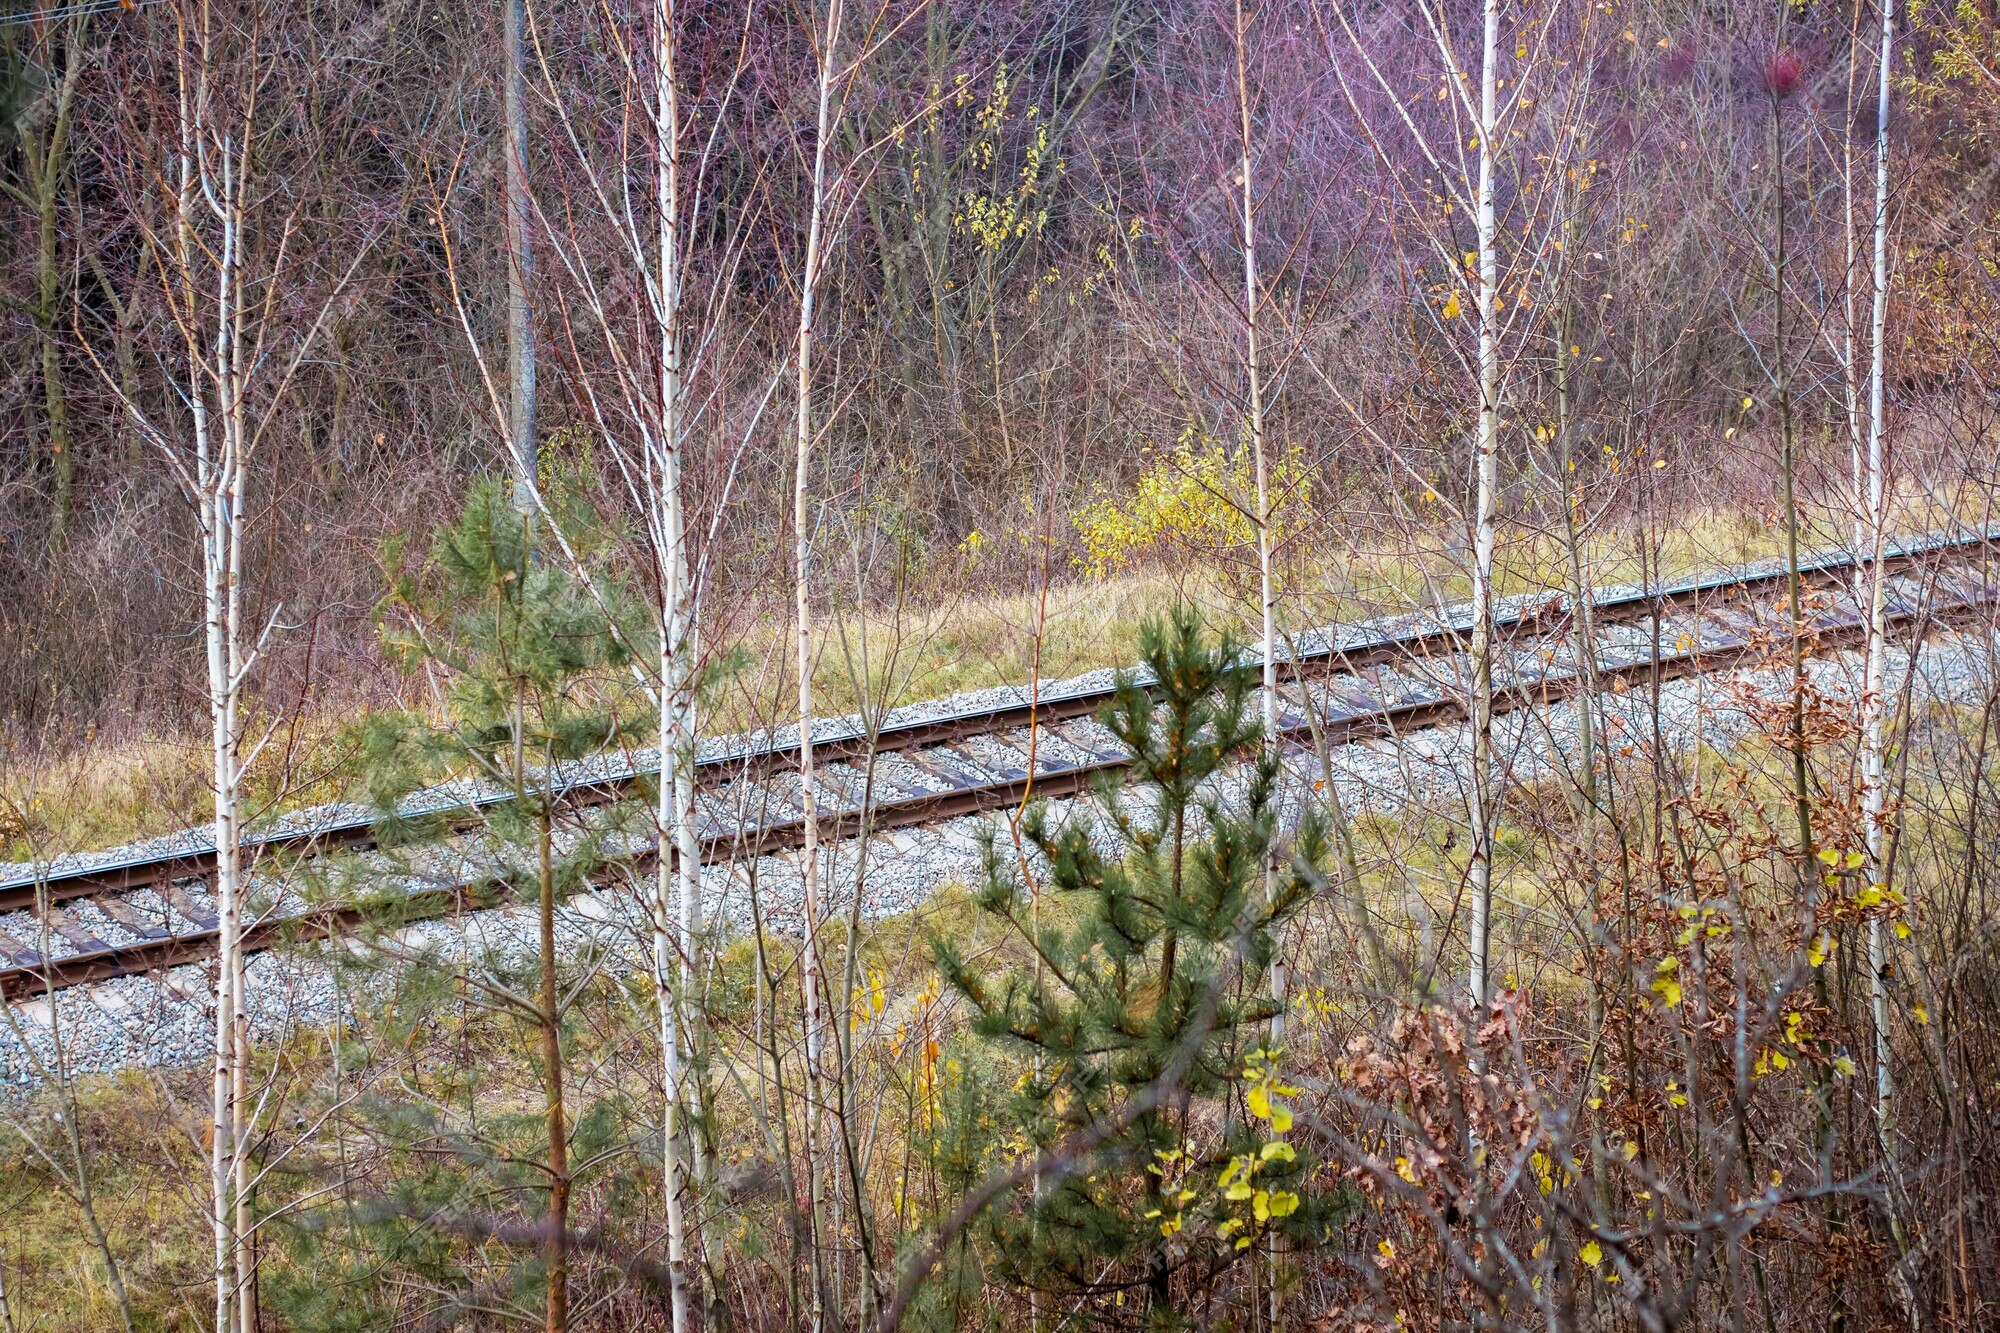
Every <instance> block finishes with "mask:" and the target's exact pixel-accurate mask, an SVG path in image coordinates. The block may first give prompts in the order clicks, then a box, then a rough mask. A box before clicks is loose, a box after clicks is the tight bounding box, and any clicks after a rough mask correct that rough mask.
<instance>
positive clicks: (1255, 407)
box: [1232, 0, 1285, 1310]
mask: <svg viewBox="0 0 2000 1333" xmlns="http://www.w3.org/2000/svg"><path fill="white" fill-rule="evenodd" d="M1235 4H1236V7H1235V15H1234V17H1235V24H1234V27H1235V38H1236V40H1235V49H1234V51H1233V52H1232V54H1233V55H1234V56H1235V63H1236V111H1237V127H1238V134H1239V137H1238V147H1239V148H1240V149H1241V155H1242V157H1241V163H1240V165H1239V167H1238V179H1239V182H1240V184H1241V186H1242V223H1243V377H1244V382H1245V388H1244V418H1245V424H1246V425H1247V426H1248V428H1249V434H1250V461H1251V467H1252V468H1253V469H1254V471H1255V474H1256V484H1257V513H1256V516H1255V527H1256V531H1257V606H1258V614H1259V624H1258V630H1259V633H1258V639H1257V644H1258V651H1259V652H1260V653H1261V654H1262V657H1263V663H1264V666H1263V686H1264V695H1263V723H1264V733H1263V739H1264V754H1265V758H1266V759H1270V760H1274V759H1275V757H1276V755H1277V752H1278V590H1277V584H1276V582H1275V581H1274V580H1273V578H1272V574H1271V467H1270V460H1269V459H1268V458H1267V457H1266V456H1265V448H1264V378H1263V372H1264V366H1263V361H1262V359H1261V358H1260V357H1259V356H1258V343H1257V320H1258V315H1259V313H1260V310H1261V307H1262V305H1263V295H1264V293H1263V289H1262V287H1261V286H1259V284H1258V281H1257V189H1256V179H1257V178H1256V169H1255V165H1254V163H1253V161H1252V152H1253V150H1254V147H1255V142H1256V141H1255V138H1254V137H1253V135H1252V132H1251V112H1252V98H1251V95H1250V64H1249V51H1248V43H1249V40H1250V23H1251V15H1250V13H1249V12H1248V11H1247V10H1245V9H1244V7H1243V0H1235ZM1276 882H1277V881H1276V867H1275V866H1274V865H1267V866H1265V868H1264V890H1265V895H1266V896H1267V897H1268V896H1269V895H1270V894H1271V893H1272V892H1273V891H1274V890H1275V887H1276ZM1271 1001H1272V1003H1273V1005H1275V1006H1276V1009H1277V1012H1276V1013H1274V1014H1273V1015H1272V1016H1271V1045H1272V1047H1273V1048H1276V1047H1278V1046H1282V1045H1283V1044H1284V1040H1285V956H1284V951H1283V950H1282V949H1279V950H1278V951H1277V952H1275V953H1274V954H1273V955H1272V958H1271ZM1272 1300H1273V1301H1274V1302H1275V1301H1276V1300H1277V1296H1276V1294H1275V1292H1274V1293H1273V1296H1272ZM1273 1309H1274V1310H1275V1309H1276V1306H1275V1305H1274V1306H1273Z"/></svg>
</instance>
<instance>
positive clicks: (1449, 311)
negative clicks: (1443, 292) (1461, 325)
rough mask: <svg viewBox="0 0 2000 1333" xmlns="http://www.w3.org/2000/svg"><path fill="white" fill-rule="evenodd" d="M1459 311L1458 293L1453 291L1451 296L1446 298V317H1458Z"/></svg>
mask: <svg viewBox="0 0 2000 1333" xmlns="http://www.w3.org/2000/svg"><path fill="white" fill-rule="evenodd" d="M1458 311H1459V306H1458V293H1457V292H1453V293H1452V294H1451V295H1450V296H1447V297H1445V298H1444V317H1445V318H1446V319H1457V318H1458Z"/></svg>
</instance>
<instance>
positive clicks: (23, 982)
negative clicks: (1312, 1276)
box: [0, 571, 2000, 999]
mask: <svg viewBox="0 0 2000 1333" xmlns="http://www.w3.org/2000/svg"><path fill="white" fill-rule="evenodd" d="M1777 577H1778V578H1781V579H1782V578H1784V577H1787V576H1786V575H1785V574H1784V573H1783V572H1782V571H1781V572H1780V574H1779V575H1778V576H1777ZM1769 582H1770V579H1769V578H1767V577H1765V576H1759V577H1758V578H1757V579H1756V580H1755V581H1754V582H1753V581H1750V580H1738V581H1737V582H1736V583H1735V584H1726V583H1722V584H1718V583H1713V582H1710V583H1704V584H1702V585H1700V586H1699V587H1697V586H1696V585H1692V584H1691V585H1689V586H1688V588H1687V589H1686V591H1685V595H1686V596H1690V597H1691V596H1696V595H1698V594H1699V593H1700V592H1712V591H1716V590H1718V589H1720V588H1725V587H1728V588H1741V587H1748V586H1767V585H1768V583H1769ZM1996 591H2000V590H1996V589H1994V588H1992V587H1982V588H1981V589H1979V590H1978V591H1977V592H1974V593H1970V594H1967V595H1962V596H1958V597H1954V598H1951V599H1948V600H1946V601H1942V602H1937V601H1926V602H1924V603H1921V604H1907V603H1894V604H1891V605H1890V606H1889V607H1888V608H1887V609H1886V611H1885V616H1884V623H1885V628H1888V629H1898V630H1899V629H1905V628H1911V627H1915V628H1918V629H1921V630H1923V631H1924V632H1929V630H1930V629H1933V628H1937V627H1943V626H1945V625H1949V624H1952V623H1956V622H1959V621H1963V620H1965V619H1967V618H1968V617H1971V616H1972V615H1974V614H1975V613H1979V612H1985V611H1990V609H1991V608H1992V606H1993V604H1994V602H1995V600H1996ZM1674 595H1676V596H1681V595H1683V594H1681V593H1676V594H1674ZM1790 630H1791V627H1790V625H1789V623H1788V622H1786V623H1781V624H1776V625H1765V624H1758V625H1756V626H1755V627H1753V628H1752V629H1751V630H1750V631H1748V632H1745V633H1741V634H1731V635H1727V636H1715V637H1709V636H1707V635H1704V636H1703V637H1702V638H1701V640H1700V641H1699V642H1696V643H1694V644H1692V645H1691V646H1690V647H1687V648H1676V649H1675V650H1674V651H1672V652H1667V653H1662V654H1660V655H1658V656H1657V657H1656V656H1654V655H1653V654H1651V653H1647V654H1645V655H1643V656H1635V657H1632V658H1629V659H1627V660H1623V661H1615V662H1610V663H1605V662H1603V661H1602V660H1601V659H1600V660H1599V661H1598V663H1597V664H1596V666H1595V678H1596V680H1597V681H1598V682H1599V683H1600V688H1602V687H1604V686H1609V685H1611V684H1612V683H1614V682H1617V681H1621V680H1622V681H1627V682H1637V681H1643V680H1646V679H1648V678H1650V677H1653V676H1655V675H1656V674H1657V676H1658V678H1660V679H1662V680H1665V679H1677V678H1684V677H1688V676H1694V675H1704V674H1713V673H1715V672H1719V671H1727V670H1730V669H1733V668H1737V667H1741V666H1744V665H1746V664H1749V663H1753V662H1755V661H1757V660H1759V659H1760V658H1766V659H1768V657H1769V654H1770V653H1771V652H1772V650H1773V648H1774V647H1775V646H1776V645H1777V644H1778V643H1779V642H1780V641H1781V640H1782V639H1783V638H1787V637H1789V635H1790ZM1805 631H1806V633H1807V635H1808V636H1809V638H1810V648H1811V651H1812V652H1813V653H1814V654H1815V655H1818V654H1824V653H1826V652H1827V651H1829V650H1834V649H1839V648H1843V647H1847V646H1851V645H1852V644H1854V643H1857V642H1860V641H1862V640H1863V638H1864V637H1865V635H1866V632H1867V626H1866V622H1865V620H1864V619H1863V618H1862V617H1860V616H1859V615H1858V614H1856V615H1851V616H1840V615H1820V616H1817V617H1815V618H1814V619H1813V620H1812V621H1811V622H1810V623H1809V624H1807V625H1806V626H1805ZM1587 680H1588V676H1587V675H1586V673H1583V672H1580V671H1560V672H1541V673H1536V674H1534V675H1532V676H1527V677H1522V678H1517V679H1515V680H1512V681H1509V682H1508V683H1506V684H1505V685H1503V686H1500V687H1498V688H1497V689H1496V694H1495V699H1494V711H1495V712H1496V713H1504V712H1509V711H1512V710H1515V709H1518V708H1524V707H1535V706H1546V705H1548V704H1551V703H1555V702H1559V701H1561V700H1563V699H1566V698H1569V697H1571V696H1573V695H1575V694H1577V693H1580V692H1581V691H1582V690H1583V689H1584V688H1585V687H1586V684H1587ZM1092 697H1095V698H1098V701H1099V702H1101V701H1102V699H1101V694H1100V692H1092ZM1466 716H1467V704H1466V700H1465V699H1464V697H1463V696H1462V694H1455V693H1449V692H1447V693H1439V694H1429V695H1417V696H1410V697H1405V698H1403V699H1400V700H1398V701H1397V702H1395V703H1393V704H1374V703H1370V702H1366V701H1360V700H1348V701H1345V703H1344V705H1342V706H1336V707H1332V708H1324V709H1322V710H1321V711H1320V715H1319V716H1318V717H1317V718H1307V717H1302V716H1300V715H1297V714H1289V715H1287V716H1286V717H1285V719H1284V720H1283V721H1282V722H1281V725H1280V727H1279V736H1280V739H1281V740H1282V741H1283V742H1285V743H1286V744H1288V745H1291V746H1295V747H1296V746H1300V745H1302V744H1303V743H1304V742H1308V741H1310V740H1312V739H1313V737H1314V736H1315V734H1321V735H1323V736H1324V737H1325V739H1326V741H1327V742H1328V743H1329V744H1332V745H1347V744H1352V743H1355V742H1357V741H1361V740H1366V739H1371V738H1377V737H1382V736H1394V735H1401V734H1405V733H1410V732H1417V731H1422V730H1425V729H1429V728H1435V727H1438V726H1441V725H1444V724H1446V723H1449V722H1456V721H1462V720H1463V719H1464V718H1465V717H1466ZM1048 722H1049V718H1048V717H1047V715H1046V714H1043V715H1042V716H1040V717H1039V718H1037V719H1036V724H1038V725H1045V724H1047V723H1048ZM1026 725H1029V724H1028V722H1027V721H1025V720H1023V721H1022V722H1020V723H1018V724H1017V725H1016V727H1014V728H1012V729H1019V728H1020V727H1024V726H1026ZM1008 729H1010V728H1007V727H1001V728H994V730H1002V731H1004V730H1008ZM955 738H956V737H950V736H945V737H940V738H939V739H942V740H947V741H948V740H950V739H955ZM1066 739H1067V740H1068V743H1069V744H1071V745H1072V746H1075V745H1076V742H1075V740H1074V739H1073V738H1066ZM1128 764H1129V760H1128V759H1127V758H1126V757H1125V756H1122V755H1112V754H1104V753H1096V754H1094V755H1093V757H1092V758H1091V759H1089V760H1087V761H1085V762H1082V763H1074V764H1070V763H1055V764H1050V765H1048V766H1047V767H1040V766H1038V767H1037V769H1036V770H1035V771H1034V772H1032V773H1029V772H1026V771H1023V770H1019V769H1013V770H1009V771H1006V772H1004V773H1003V774H1002V775H1001V776H1000V777H999V778H997V779H996V780H993V781H989V782H968V783H966V784H965V785H963V786H961V787H958V788H956V789H954V790H950V791H944V792H929V793H924V794H921V795H917V796H911V797H904V798H898V799H890V800H883V801H878V802H875V803H872V804H869V805H866V806H859V807H856V806H850V807H846V808H843V809H840V810H835V811H831V812H829V813H827V814H825V815H822V816H820V817H819V819H818V824H819V832H820V836H821V837H822V838H825V839H834V838H842V837H851V836H854V835H856V834H859V833H861V832H863V831H864V830H865V831H866V832H869V833H876V832H881V831H886V830H889V829H895V828H906V827H911V826H916V825H924V824H932V823H938V822H941V821H943V820H947V819H952V818H956V817H959V816H962V815H968V814H976V813H981V812H986V811H992V810H998V809H1006V808H1009V807H1012V806H1015V805H1017V804H1019V803H1020V802H1021V801H1023V800H1024V799H1027V798H1028V797H1030V796H1031V795H1032V796H1038V797H1049V798H1057V799H1060V798H1062V797H1066V796H1075V795H1078V794H1080V793H1081V792H1083V791H1085V790H1087V789H1089V788H1090V787H1091V786H1092V785H1093V784H1095V783H1097V782H1100V781H1109V780H1113V779H1115V778H1116V777H1117V775H1118V774H1120V773H1121V772H1122V771H1123V770H1124V769H1125V768H1126V767H1127V765H1128ZM804 840H805V821H804V820H803V819H799V818H792V819H782V820H777V821H774V822H772V823H768V824H761V825H754V826H750V827H747V828H738V829H731V830H726V831H720V832H711V833H708V834H705V835H704V836H703V837H702V838H701V839H700V840H699V843H698V845H699V847H700V857H701V860H702V862H703V863H704V864H714V863H718V862H723V861H727V860H729V859H732V858H735V857H740V856H745V855H748V856H763V855H769V854H771V853H774V852H780V851H785V850H788V849H791V848H795V847H798V846H800V845H801V844H802V843H803V842H804ZM657 856H658V849H657V847H656V846H654V847H648V848H646V849H644V850H642V851H639V852H637V853H634V854H631V855H627V856H623V857H618V858H613V861H614V863H616V864H621V865H622V866H623V867H624V868H626V869H627V870H628V871H630V872H631V873H634V874H643V873H647V872H649V871H650V870H652V869H654V868H656V867H657V864H658V862H657ZM503 896H504V895H503V893H502V891H501V888H500V885H499V883H498V882H497V880H495V879H494V878H492V877H482V878H479V879H466V880H461V881H458V882H455V883H450V884H444V885H437V886H433V887H428V888H424V889H420V890H418V891H416V892H415V893H411V894H406V895H402V896H400V897H399V898H397V899H395V900H394V902H393V903H391V904H388V906H390V907H392V908H393V910H394V911H396V912H397V913H398V915H399V918H400V919H403V920H411V919H419V918H423V917H435V916H440V915H444V914H447V913H449V912H451V911H454V910H463V909H474V908H481V907H490V906H494V905H496V904H498V903H499V902H501V901H502V898H503ZM381 910H382V906H381V905H377V906H374V907H370V906H366V905H348V906H339V907H328V908H320V909H314V910H310V911H307V912H303V913H298V914H294V915H288V916H285V917H283V918H280V919H277V920H272V921H266V922H261V923H258V924H257V925H255V926H253V927H251V928H250V929H248V930H246V932H245V935H244V948H245V950H246V951H249V952H255V951H259V950H262V949H266V948H270V947H273V946H276V945H279V944H285V943H305V942H309V941H314V940H323V939H327V938H330V937H333V936H337V935H340V934H343V933H346V932H347V931H350V930H352V929H353V928H354V927H356V926H357V925H359V924H361V923H362V922H363V921H365V920H366V919H368V918H369V917H370V916H371V915H372V914H375V913H378V912H380V911H381ZM216 936H217V931H216V930H215V929H212V928H210V929H201V930H195V931H189V932H185V933H181V934H175V935H171V936H168V937H166V938H161V939H144V940H138V941H134V942H132V943H130V944H120V945H114V946H110V947H107V948H104V949H98V950H91V951H87V952H79V953H74V954H69V955H66V956H64V957H61V958H54V959H38V960H36V961H35V962H34V963H32V964H26V965H16V966H12V967H7V968H4V969H0V995H4V996H5V997H6V998H8V999H20V998H26V997H30V996H34V995H40V994H43V993H45V992H47V991H51V990H61V989H64V988H67V987H69V986H74V985H79V984H82V983H86V982H91V981H103V980H110V979H113V978H116V977H121V976H129V975H133V974H135V973H141V972H151V971H158V970H162V969H165V968H171V967H177V966H182V965H185V964H188V963H194V962H200V961H204V960H205V959H207V958H208V957H210V956H212V954H213V952H214V946H215V940H216Z"/></svg>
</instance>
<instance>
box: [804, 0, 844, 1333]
mask: <svg viewBox="0 0 2000 1333" xmlns="http://www.w3.org/2000/svg"><path fill="white" fill-rule="evenodd" d="M843 2H844V0H830V3H829V4H828V6H827V10H826V31H825V33H824V34H823V35H822V36H821V40H820V43H819V116H818V121H817V128H816V136H815V139H814V142H813V169H812V198H811V204H810V216H809V220H808V222H807V228H806V253H805V264H804V267H803V270H802V271H801V273H800V276H799V327H798V351H797V362H798V420H797V438H796V445H797V457H796V459H795V462H794V469H793V475H792V541H793V546H792V583H793V587H792V591H793V601H794V606H793V614H794V617H795V620H796V627H797V636H798V637H797V649H798V654H797V661H796V663H795V664H794V665H795V669H796V670H797V672H798V687H799V792H800V797H799V805H800V811H801V814H802V816H803V818H804V820H805V826H804V830H805V840H804V846H803V847H802V848H801V850H800V854H799V855H800V865H799V869H800V873H801V875H802V877H803V880H804V884H803V890H804V899H805V902H804V906H805V926H804V933H805V939H804V942H803V944H802V946H801V953H800V958H799V985H800V989H801V991H802V992H803V994H802V995H801V1001H802V1004H803V1008H804V1018H805V1044H806V1095H805V1103H806V1106H805V1112H806V1135H805V1139H806V1159H807V1160H806V1167H807V1171H808V1173H809V1177H810V1181H811V1185H810V1190H811V1195H812V1225H813V1237H812V1270H813V1272H812V1325H811V1326H812V1328H813V1329H814V1330H815V1333H817V1330H819V1329H820V1328H821V1327H823V1325H824V1321H825V1318H826V1296H827V1292H826V1283H825V1280H824V1264H823V1262H822V1260H823V1254H824V1251H825V1248H826V1244H827V1242H828V1239H829V1238H828V1236H827V1235H826V1228H825V1221H826V1219H825V1216H824V1212H825V1192H826V1191H825V1182H824V1179H823V1176H824V1173H823V1172H822V1171H821V1170H820V1166H819V1159H818V1149H819V1147H820V1144H821V1141H822V1140H823V1139H824V1138H825V1137H826V1135H825V1134H824V1133H823V1132H820V1133H816V1132H815V1129H816V1128H817V1127H816V1126H815V1125H814V1123H813V1122H814V1120H815V1118H817V1117H819V1116H821V1115H822V1113H823V1108H824V1102H825V1094H824V1092H823V1090H822V1088H821V1086H820V1084H821V1081H822V1079H823V1077H824V1075H825V1070H824V1068H823V1067H822V1061H823V1060H824V1058H825V1047H826V1015H825V1012H824V1008H825V1006H824V997H823V995H822V986H821V979H820V955H819V948H820V945H819V930H820V924H821V915H822V913H821V904H820V894H819V826H818V811H817V809H816V806H815V801H814V798H813V748H812V723H813V680H812V675H813V656H812V539H813V515H812V510H811V506H810V504H809V500H810V480H811V476H810V469H811V464H812V446H813V434H814V430H815V424H814V421H813V393H812V351H813V333H814V326H813V317H814V315H815V313H816V301H817V298H818V295H819V281H820V269H821V266H822V263H823V262H824V257H823V250H824V247H825V244H826V239H825V225H826V193H827V150H828V147H829V144H830V142H831V140H832V138H833V134H834V124H833V117H834V100H833V99H834V79H835V71H836V69H837V66H836V65H835V47H836V46H837V45H838V43H839V40H840V24H841V17H842V9H843Z"/></svg>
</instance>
